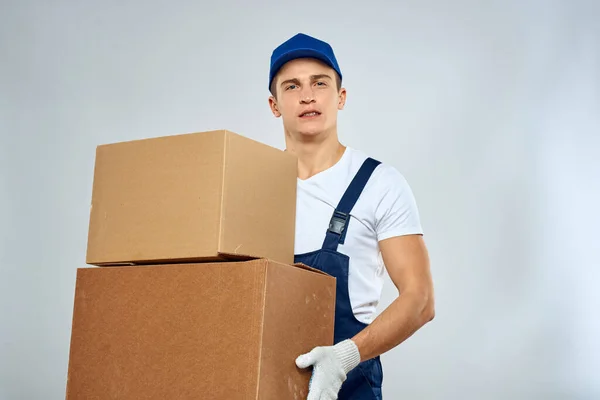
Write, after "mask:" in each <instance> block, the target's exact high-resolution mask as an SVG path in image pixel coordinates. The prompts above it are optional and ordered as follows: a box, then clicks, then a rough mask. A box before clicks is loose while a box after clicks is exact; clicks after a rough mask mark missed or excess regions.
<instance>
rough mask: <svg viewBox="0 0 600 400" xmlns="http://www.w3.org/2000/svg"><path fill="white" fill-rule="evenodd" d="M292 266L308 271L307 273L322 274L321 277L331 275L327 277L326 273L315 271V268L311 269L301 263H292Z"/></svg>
mask: <svg viewBox="0 0 600 400" xmlns="http://www.w3.org/2000/svg"><path fill="white" fill-rule="evenodd" d="M292 265H293V266H294V267H297V268H302V269H306V270H309V271H313V272H317V273H319V274H323V275H327V276H331V275H329V274H328V273H326V272H323V271H321V270H320V269H316V268H313V267H309V266H308V265H306V264H302V263H294V264H292Z"/></svg>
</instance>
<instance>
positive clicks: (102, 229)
mask: <svg viewBox="0 0 600 400" xmlns="http://www.w3.org/2000/svg"><path fill="white" fill-rule="evenodd" d="M296 177H297V159H296V158H295V157H294V156H293V155H291V154H287V152H283V151H281V150H279V149H275V148H273V147H270V146H267V145H264V144H262V143H259V142H256V141H253V140H250V139H248V138H244V137H242V136H240V135H237V134H234V133H231V132H228V131H211V132H202V133H193V134H184V135H174V136H166V137H159V138H151V139H143V140H135V141H130V142H121V143H113V144H106V145H101V146H98V148H97V150H96V164H95V168H94V184H93V190H92V207H91V210H90V226H89V233H88V249H87V258H86V262H87V263H88V264H94V265H106V264H108V265H111V264H128V263H134V264H136V263H139V264H148V263H171V262H184V261H185V262H189V261H214V260H223V259H226V256H225V254H224V253H231V254H234V255H236V256H238V257H239V256H244V257H248V258H262V257H264V258H269V259H272V260H276V261H281V262H284V263H292V262H293V246H294V225H295V212H296Z"/></svg>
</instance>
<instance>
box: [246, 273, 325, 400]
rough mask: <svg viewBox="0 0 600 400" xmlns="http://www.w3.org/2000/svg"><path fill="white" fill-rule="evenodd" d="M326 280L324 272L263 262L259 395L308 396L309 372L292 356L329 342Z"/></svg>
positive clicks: (298, 399) (301, 399)
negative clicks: (264, 296)
mask: <svg viewBox="0 0 600 400" xmlns="http://www.w3.org/2000/svg"><path fill="white" fill-rule="evenodd" d="M307 274H309V275H307ZM311 275H312V276H311ZM307 276H310V279H307ZM330 282H332V279H331V277H330V276H328V275H323V274H319V273H314V272H309V271H307V270H304V269H300V268H295V269H294V268H290V267H289V266H286V265H281V264H276V263H270V264H269V266H268V269H267V279H266V285H267V286H266V292H267V295H266V304H265V313H264V329H263V341H262V342H263V347H262V352H261V367H260V383H259V384H260V388H259V389H260V390H259V396H258V398H259V399H265V400H271V399H272V400H276V399H294V400H304V399H306V396H308V382H309V380H310V375H311V370H310V369H307V370H300V369H298V368H297V367H296V364H295V362H294V360H295V359H296V357H298V356H299V355H300V354H303V353H307V352H309V351H310V350H311V349H312V347H313V344H314V343H322V345H331V344H333V320H334V316H335V285H330ZM292 338H302V340H292Z"/></svg>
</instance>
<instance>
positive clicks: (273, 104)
mask: <svg viewBox="0 0 600 400" xmlns="http://www.w3.org/2000/svg"><path fill="white" fill-rule="evenodd" d="M269 107H270V108H271V112H272V113H273V115H274V116H275V117H276V118H279V117H281V113H280V112H279V107H278V106H277V99H276V98H275V96H269Z"/></svg>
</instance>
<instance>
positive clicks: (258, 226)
mask: <svg viewBox="0 0 600 400" xmlns="http://www.w3.org/2000/svg"><path fill="white" fill-rule="evenodd" d="M297 171H298V162H297V159H296V158H295V157H286V154H284V152H281V151H275V150H274V149H272V148H271V147H268V146H264V145H262V144H260V143H257V142H255V141H253V140H250V139H248V138H245V137H243V136H239V135H236V134H232V133H227V134H226V141H225V177H224V184H223V205H222V207H223V208H222V211H221V215H222V220H221V241H220V245H219V252H220V253H233V254H244V255H257V256H258V257H264V258H269V259H272V260H276V261H280V262H284V263H288V264H290V263H293V262H294V241H293V236H294V231H295V223H296V185H297V176H298V172H297ZM292 195H293V198H292ZM290 239H291V240H290Z"/></svg>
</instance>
